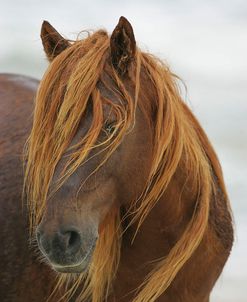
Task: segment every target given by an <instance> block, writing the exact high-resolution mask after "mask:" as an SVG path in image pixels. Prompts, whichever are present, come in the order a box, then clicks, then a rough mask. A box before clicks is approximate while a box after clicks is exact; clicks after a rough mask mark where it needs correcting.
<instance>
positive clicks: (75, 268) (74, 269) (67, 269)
mask: <svg viewBox="0 0 247 302" xmlns="http://www.w3.org/2000/svg"><path fill="white" fill-rule="evenodd" d="M88 266H89V263H85V261H83V262H82V263H79V264H78V265H71V266H69V265H68V266H55V265H53V266H52V267H53V269H54V270H55V271H56V272H58V273H71V274H80V273H83V272H85V271H86V270H87V269H88Z"/></svg>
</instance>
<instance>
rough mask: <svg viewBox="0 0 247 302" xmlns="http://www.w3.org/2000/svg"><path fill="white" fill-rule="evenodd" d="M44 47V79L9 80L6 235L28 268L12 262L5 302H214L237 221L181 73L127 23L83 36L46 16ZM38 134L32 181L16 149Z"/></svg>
mask: <svg viewBox="0 0 247 302" xmlns="http://www.w3.org/2000/svg"><path fill="white" fill-rule="evenodd" d="M41 39H42V43H43V47H44V51H45V53H46V56H47V58H48V60H49V62H50V64H49V67H48V69H47V71H46V73H45V75H44V77H43V78H42V80H41V81H40V83H39V85H38V83H37V82H35V81H34V80H25V81H24V83H23V81H21V82H18V83H17V82H15V83H13V81H12V79H13V78H12V77H13V76H12V77H9V76H5V77H4V78H1V81H2V82H3V84H2V87H3V88H2V93H1V102H3V103H4V104H5V106H6V108H8V109H9V110H10V112H11V114H10V115H9V114H6V113H5V112H4V113H5V120H4V121H5V123H6V124H5V128H4V129H7V130H6V131H4V133H3V138H4V143H5V144H6V145H7V147H6V148H5V149H3V150H4V151H1V160H2V161H1V162H3V164H2V165H1V176H2V175H3V177H5V178H6V175H7V176H8V177H7V178H6V180H5V179H4V186H3V187H2V188H1V192H3V193H2V200H3V202H2V207H3V209H4V210H1V214H2V215H4V217H3V218H2V219H3V220H4V222H5V221H6V220H7V221H8V225H9V226H7V230H6V231H4V230H2V231H1V232H3V233H2V234H3V235H5V238H4V239H5V241H4V242H5V243H4V244H6V247H5V249H4V250H5V254H4V255H5V256H4V257H5V258H6V257H7V262H8V255H7V256H6V251H10V254H9V262H8V263H12V262H13V261H14V262H16V264H15V267H17V268H18V274H17V276H18V278H16V279H15V282H14V283H15V284H14V285H12V283H13V273H14V268H13V267H10V268H9V271H8V272H9V273H8V274H9V276H10V277H9V278H8V279H6V281H5V284H8V285H9V286H13V288H14V290H12V291H11V289H10V290H9V292H10V293H11V292H12V297H15V298H14V299H13V298H12V300H11V298H5V296H4V293H3V291H2V292H1V291H0V293H1V298H2V297H3V299H2V300H3V301H46V300H48V301H54V302H55V301H56V302H57V301H77V302H79V301H80V302H81V301H92V302H102V301H110V302H113V301H120V302H130V301H131V302H154V301H158V302H168V301H174V302H179V301H183V302H187V301H190V302H208V301H209V298H210V293H211V291H212V289H213V287H214V284H215V282H216V280H217V279H218V277H219V275H220V274H221V272H222V269H223V267H224V265H225V262H226V261H227V259H228V257H229V255H230V251H231V247H232V243H233V226H232V213H231V207H230V202H229V199H228V196H227V192H226V188H225V184H224V179H223V174H222V170H221V166H220V164H219V161H218V158H217V155H216V153H215V151H214V149H213V147H212V145H211V143H210V141H209V139H208V138H207V136H206V134H205V132H204V131H203V129H202V128H201V126H200V124H199V122H198V121H197V119H196V118H195V116H194V115H193V113H192V112H191V110H190V109H189V108H188V106H187V105H186V103H185V102H184V101H183V99H182V97H181V96H180V91H179V84H178V77H177V76H176V75H175V74H173V73H172V72H171V71H170V69H169V68H168V66H167V65H166V64H164V63H163V62H162V61H161V60H159V59H158V58H156V57H154V56H152V55H151V54H149V53H145V52H143V51H141V50H140V49H139V48H138V47H137V45H136V41H135V36H134V32H133V28H132V26H131V24H130V23H129V21H128V20H127V19H126V18H124V17H121V18H120V19H119V22H118V24H117V26H116V27H115V29H114V31H113V33H112V34H111V36H109V35H108V33H107V32H106V31H104V30H98V31H95V32H94V33H88V36H87V37H85V38H84V39H79V38H78V39H77V40H76V41H71V40H67V39H65V38H63V37H62V36H61V35H60V34H59V33H58V32H57V31H56V30H55V28H53V27H52V26H51V25H50V24H49V23H48V22H47V21H44V22H43V25H42V28H41ZM6 78H7V80H6ZM14 79H15V77H14ZM6 83H8V85H9V88H8V87H6V86H7V84H6ZM30 84H31V85H30ZM37 85H38V87H37ZM30 86H31V87H30ZM8 89H9V90H10V93H4V91H6V90H8ZM36 89H37V92H36ZM34 95H35V104H34V109H33V105H32V99H33V98H34ZM2 99H3V101H2ZM14 109H15V110H16V109H17V112H16V114H15V113H13V112H12V111H13V110H14ZM32 112H33V117H32V118H31V117H30V116H31V115H32ZM10 119H11V120H10ZM12 133H14V135H13V136H12ZM28 133H29V136H28V139H27V143H26V145H25V149H24V154H23V157H24V170H25V171H24V175H23V170H22V166H21V159H20V156H16V154H19V153H20V154H21V150H22V147H23V146H24V142H25V140H26V138H27V135H28ZM11 136H12V137H11ZM6 137H7V138H6ZM3 146H4V144H3ZM8 156H10V158H9V160H8ZM2 167H3V168H2ZM11 167H12V169H11ZM2 171H3V172H2ZM13 173H14V174H13ZM22 175H23V179H24V185H22ZM10 184H11V185H10ZM23 187H24V189H23ZM13 188H14V190H13ZM21 192H22V194H23V200H24V206H23V208H24V209H23V210H22V211H21V197H20V196H21ZM3 196H4V198H3ZM6 198H7V200H10V202H8V203H7V204H6ZM6 211H7V213H6ZM2 225H4V224H2ZM3 235H2V236H3ZM28 236H30V237H31V238H32V240H31V241H32V242H34V245H35V248H36V249H38V250H39V251H40V257H41V260H42V261H43V262H45V264H43V263H40V262H39V259H37V257H36V256H35V255H34V251H33V250H32V249H28V248H27V241H28ZM6 237H7V239H6ZM10 244H11V246H10ZM36 251H37V250H36ZM2 252H3V251H2ZM17 255H18V257H17V258H16V256H17ZM2 259H3V258H2ZM10 266H11V265H10ZM1 271H2V270H1ZM2 273H4V272H2ZM5 273H6V270H5ZM15 274H16V273H15ZM26 287H27V288H26ZM16 288H18V290H17V289H16ZM22 291H23V293H22Z"/></svg>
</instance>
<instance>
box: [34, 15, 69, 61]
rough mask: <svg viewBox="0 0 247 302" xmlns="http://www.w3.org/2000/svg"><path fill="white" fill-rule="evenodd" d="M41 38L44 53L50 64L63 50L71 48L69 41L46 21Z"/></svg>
mask: <svg viewBox="0 0 247 302" xmlns="http://www.w3.org/2000/svg"><path fill="white" fill-rule="evenodd" d="M40 37H41V40H42V43H43V47H44V51H45V53H46V56H47V58H48V60H49V61H50V62H51V61H52V60H53V59H54V58H55V57H56V56H57V55H59V54H60V53H61V52H62V51H63V50H65V49H66V48H67V47H69V46H70V43H69V41H67V40H66V39H64V38H63V37H62V36H61V35H60V34H59V33H58V32H57V31H56V29H55V28H54V27H53V26H51V24H50V23H49V22H47V21H44V22H43V24H42V27H41V33H40Z"/></svg>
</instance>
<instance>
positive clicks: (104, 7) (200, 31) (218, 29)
mask: <svg viewBox="0 0 247 302" xmlns="http://www.w3.org/2000/svg"><path fill="white" fill-rule="evenodd" d="M121 15H124V16H126V17H127V18H128V19H129V20H130V21H131V23H132V25H133V27H134V30H135V35H136V38H137V41H138V43H139V46H141V47H142V48H144V49H145V50H149V51H150V52H152V53H154V54H156V55H158V56H160V57H161V58H163V59H166V61H167V62H169V64H170V66H171V67H172V69H173V70H174V71H175V72H176V73H177V74H178V75H179V76H180V77H181V78H182V79H183V80H184V81H185V83H186V85H187V88H188V94H187V95H186V99H187V101H188V102H189V103H190V105H191V107H192V109H193V111H194V113H195V114H196V115H197V116H198V118H199V120H200V121H201V123H202V125H203V127H204V129H205V130H206V131H207V133H208V135H209V137H210V139H211V140H212V142H213V144H214V146H215V148H216V151H217V153H218V155H219V158H220V160H221V163H222V166H223V170H224V174H225V180H226V183H227V187H228V191H229V195H230V198H231V201H232V207H233V211H234V216H235V221H236V240H235V245H234V248H233V251H232V255H231V257H230V259H229V261H228V263H227V265H226V267H225V269H224V273H223V274H222V276H221V277H220V280H219V281H218V283H217V286H216V288H215V290H214V292H213V295H212V299H211V301H213V302H218V301H220V302H244V301H245V302H246V286H247V260H246V259H247V257H246V255H247V238H246V233H247V203H246V202H245V196H246V195H247V186H246V175H247V164H246V154H247V152H246V151H247V123H246V116H247V85H246V84H247V59H246V56H247V1H244V0H235V1H230V0H229V1H223V0H218V1H213V0H208V1H193V0H187V1H185V0H184V1H182V0H181V1H178V0H176V1H175V0H174V1H169V0H167V1H161V0H160V1H152V2H151V1H144V0H142V1H141V0H136V1H122V2H121V4H120V2H118V1H113V0H106V1H99V0H98V1H91V2H89V1H80V0H70V1H66V0H53V1H52V2H51V1H49V0H43V1H33V0H22V1H18V0H12V1H3V0H0V37H1V46H0V72H14V73H21V74H26V75H31V76H35V77H38V78H40V77H41V76H42V74H43V72H44V70H45V68H46V66H47V63H46V60H45V56H44V54H43V52H42V46H41V43H40V39H39V31H40V26H41V23H42V20H43V19H47V20H48V21H49V22H51V23H52V24H53V25H54V26H55V27H56V28H57V29H58V30H59V31H60V32H61V33H63V34H64V35H65V36H67V37H70V38H75V37H76V34H77V33H78V32H79V31H80V30H82V29H92V28H93V29H97V28H102V27H103V28H106V29H107V30H109V31H112V29H113V28H114V26H115V25H116V23H117V20H118V17H119V16H121Z"/></svg>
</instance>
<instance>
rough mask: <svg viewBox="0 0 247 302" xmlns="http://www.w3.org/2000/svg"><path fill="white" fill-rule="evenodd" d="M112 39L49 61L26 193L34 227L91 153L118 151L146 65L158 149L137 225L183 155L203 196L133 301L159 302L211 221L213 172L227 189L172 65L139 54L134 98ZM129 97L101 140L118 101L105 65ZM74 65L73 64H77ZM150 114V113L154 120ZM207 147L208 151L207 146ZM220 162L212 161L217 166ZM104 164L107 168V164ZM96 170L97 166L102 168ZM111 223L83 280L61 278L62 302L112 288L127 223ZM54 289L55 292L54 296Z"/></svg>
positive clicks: (113, 216) (79, 44)
mask: <svg viewBox="0 0 247 302" xmlns="http://www.w3.org/2000/svg"><path fill="white" fill-rule="evenodd" d="M109 45H110V39H109V36H108V35H107V33H106V32H104V31H98V32H96V33H94V34H92V35H90V36H89V37H88V38H86V39H84V40H78V41H75V42H74V43H73V44H72V45H71V46H70V47H68V48H67V49H66V50H64V51H63V52H62V53H61V54H60V55H59V56H57V57H56V58H55V59H54V60H53V62H52V63H51V64H50V66H49V68H48V70H47V72H46V73H45V75H44V77H43V79H42V81H41V82H40V86H39V89H38V92H37V96H36V104H35V112H34V121H33V128H32V131H31V134H30V137H29V140H28V144H27V166H26V174H25V190H26V193H27V196H28V205H29V211H30V228H31V230H33V229H34V227H35V226H37V224H38V223H39V222H40V220H41V217H42V215H43V212H44V209H45V206H46V200H47V198H49V196H50V194H52V192H54V191H55V190H57V189H58V188H59V187H60V186H61V185H62V184H63V183H64V181H65V180H66V179H67V178H68V177H69V176H70V175H71V174H73V173H74V172H75V170H76V169H77V168H78V167H79V166H80V165H82V164H83V163H84V162H85V160H88V157H90V151H91V150H92V149H96V150H97V148H98V147H101V149H102V148H103V150H104V151H105V153H106V155H105V158H104V160H103V162H102V163H101V165H103V164H104V162H105V161H106V160H107V159H108V158H109V156H111V154H112V153H113V152H114V150H115V149H116V148H117V146H118V145H119V144H120V143H121V140H122V139H123V137H124V135H126V133H128V131H131V129H132V128H133V126H134V122H135V109H136V106H138V105H139V102H141V100H139V91H140V90H141V89H144V87H142V81H141V70H145V72H146V74H147V75H148V77H149V79H150V81H151V82H152V83H153V86H154V87H155V90H156V91H155V93H156V95H157V98H156V100H154V103H155V107H156V112H157V115H156V120H155V121H152V123H153V124H154V148H153V150H154V152H153V161H152V166H151V171H150V175H149V179H148V184H147V187H146V188H144V190H143V194H142V196H141V197H140V199H139V200H138V203H137V201H133V210H132V211H131V217H132V220H131V223H134V222H137V224H138V228H139V227H140V226H141V224H142V222H143V221H144V220H145V218H146V216H147V215H148V214H149V213H150V211H151V210H152V208H153V207H154V205H155V203H156V202H157V201H158V200H159V198H160V197H161V195H162V194H163V193H164V192H165V191H166V189H167V186H168V185H169V183H170V181H171V179H172V177H173V176H174V173H175V172H176V170H177V168H178V165H179V163H180V162H181V160H182V158H183V161H184V165H185V167H186V169H187V170H188V171H189V173H190V174H191V175H193V186H192V187H193V190H194V191H195V192H196V194H197V196H198V200H197V203H196V205H195V210H194V214H193V217H192V218H191V220H190V222H189V224H188V225H187V227H186V229H185V230H184V233H183V235H182V236H181V238H180V239H179V241H178V242H177V243H176V244H175V245H174V247H173V248H172V249H171V251H170V253H169V254H168V255H167V256H166V257H165V258H164V259H162V260H160V261H159V262H158V263H157V264H156V266H155V268H154V270H153V271H152V272H151V273H150V274H149V275H148V276H147V277H146V278H145V280H144V282H143V284H140V288H139V289H138V291H137V294H136V297H135V298H134V300H133V302H152V301H155V300H156V299H157V298H158V297H159V296H160V295H161V294H162V293H163V292H164V291H165V290H166V289H167V288H168V287H169V285H170V284H171V282H172V281H173V280H174V278H175V277H176V275H177V273H178V272H179V271H180V269H181V268H182V267H183V265H184V264H185V263H186V261H187V260H188V259H189V258H190V257H191V255H192V254H193V253H194V251H195V250H196V249H197V247H198V245H199V244H200V242H201V240H202V238H203V236H204V233H205V230H206V228H207V225H208V217H209V208H210V199H211V194H212V190H213V187H214V179H213V176H212V175H213V173H212V172H213V171H212V170H214V174H216V176H217V177H218V179H219V181H220V184H221V187H222V190H223V191H224V192H225V190H224V184H223V180H222V178H221V174H220V167H219V166H217V163H216V162H217V160H216V157H215V154H214V153H213V151H212V149H211V146H210V144H209V142H208V141H207V138H206V136H205V135H204V133H203V132H200V131H201V130H200V129H198V126H197V124H196V121H195V119H194V118H193V117H191V116H189V114H188V112H187V111H186V110H185V107H184V103H183V101H182V100H181V97H180V95H179V90H178V87H177V78H176V76H174V75H173V74H172V73H171V72H170V70H169V69H168V67H167V66H166V65H165V64H164V63H162V62H161V61H159V60H158V59H157V58H154V57H153V56H151V55H149V54H147V53H143V52H141V51H140V50H139V49H137V51H136V58H135V61H134V62H133V64H134V67H135V68H134V70H135V76H134V77H133V79H132V80H133V83H134V84H135V96H134V100H133V96H131V95H130V93H129V92H128V90H127V89H126V88H125V86H124V84H123V81H122V80H121V77H120V76H119V75H118V74H117V73H116V71H115V69H114V67H113V66H111V64H110V63H109V54H110V51H109ZM106 65H107V66H108V71H107V72H108V76H109V77H110V78H111V81H112V82H114V83H115V84H116V85H117V87H118V91H115V92H114V93H116V94H117V95H121V97H122V99H123V100H124V102H123V103H122V104H117V105H116V104H111V105H112V106H113V110H114V111H115V113H116V117H117V124H116V128H115V130H114V133H112V134H111V135H110V136H109V137H108V138H107V139H106V140H105V141H103V142H101V143H97V138H98V136H99V133H100V131H101V130H102V128H103V126H104V122H105V121H104V117H103V110H102V105H103V103H104V102H111V101H110V100H107V99H106V98H104V97H103V96H102V95H101V92H100V90H99V87H98V86H97V83H98V82H99V81H103V82H104V84H105V85H106V86H107V85H108V86H107V88H109V89H111V87H110V85H109V83H108V84H107V82H106V81H104V79H103V78H102V74H103V71H105V66H106ZM72 67H73V68H72ZM89 102H91V104H92V107H93V120H92V123H91V126H90V129H89V130H88V132H87V134H86V135H85V136H84V137H83V138H82V139H81V141H80V142H79V143H77V144H76V145H74V146H72V147H70V155H69V157H68V160H67V164H66V167H65V169H64V170H63V172H62V174H61V175H60V176H61V177H60V179H59V181H58V182H57V184H56V188H55V189H53V190H52V192H50V185H51V180H52V177H53V174H54V171H55V168H56V165H57V163H58V162H59V160H60V159H61V157H62V155H63V154H64V152H65V151H66V150H67V149H68V147H69V146H70V144H71V141H72V139H73V137H74V135H75V133H76V130H77V128H78V126H79V123H80V121H81V119H82V118H83V116H84V115H85V112H86V108H87V106H88V104H89ZM150 119H151V117H150ZM205 145H206V146H207V149H205ZM211 160H213V163H211ZM101 165H100V166H101ZM100 166H99V167H97V169H99V168H100ZM108 221H109V223H107V224H106V225H105V228H104V229H103V230H102V232H101V233H100V237H99V239H98V242H97V245H96V249H95V252H94V255H93V259H92V263H91V264H90V268H89V271H88V272H87V273H85V274H81V275H80V276H79V277H74V276H70V275H65V274H64V275H60V277H59V280H58V283H57V285H56V286H55V288H54V291H53V294H54V295H55V294H57V291H59V289H63V291H64V292H63V295H62V297H61V299H60V300H59V301H62V300H63V301H64V300H68V299H69V297H71V296H72V295H73V293H74V292H75V291H77V292H78V289H80V294H79V297H78V298H77V301H87V299H89V300H90V299H91V300H90V301H93V302H102V301H104V299H106V297H107V296H108V293H109V292H110V290H111V284H112V281H113V279H114V276H115V274H116V271H117V268H118V263H119V259H120V248H121V235H122V229H121V221H120V213H119V211H114V212H112V213H110V214H109V219H108ZM53 294H52V295H53Z"/></svg>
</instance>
